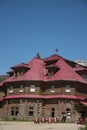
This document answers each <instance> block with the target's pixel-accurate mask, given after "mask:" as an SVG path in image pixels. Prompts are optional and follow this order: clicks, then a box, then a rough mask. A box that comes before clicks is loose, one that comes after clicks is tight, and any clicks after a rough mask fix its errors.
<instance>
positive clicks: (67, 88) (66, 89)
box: [65, 85, 71, 93]
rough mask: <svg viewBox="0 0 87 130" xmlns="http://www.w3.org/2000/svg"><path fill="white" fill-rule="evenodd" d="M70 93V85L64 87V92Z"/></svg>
mask: <svg viewBox="0 0 87 130" xmlns="http://www.w3.org/2000/svg"><path fill="white" fill-rule="evenodd" d="M70 91H71V90H70V85H66V88H65V92H67V93H69V92H70Z"/></svg>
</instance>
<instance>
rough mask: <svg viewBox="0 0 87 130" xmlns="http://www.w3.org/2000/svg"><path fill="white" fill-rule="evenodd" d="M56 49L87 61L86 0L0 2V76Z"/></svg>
mask: <svg viewBox="0 0 87 130" xmlns="http://www.w3.org/2000/svg"><path fill="white" fill-rule="evenodd" d="M56 47H57V48H58V50H59V52H58V54H59V55H62V56H63V57H65V58H67V59H69V60H76V59H86V60H87V0H0V74H5V73H6V72H7V71H9V70H10V67H11V66H14V65H16V64H19V63H21V62H25V63H27V62H28V61H30V60H31V59H32V58H33V57H34V56H35V55H36V54H37V53H38V52H39V53H40V55H41V57H42V58H44V57H47V56H50V55H53V54H55V48H56Z"/></svg>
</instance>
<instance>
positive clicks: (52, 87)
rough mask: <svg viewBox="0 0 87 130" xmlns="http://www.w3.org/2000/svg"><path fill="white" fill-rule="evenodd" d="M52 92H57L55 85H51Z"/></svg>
mask: <svg viewBox="0 0 87 130" xmlns="http://www.w3.org/2000/svg"><path fill="white" fill-rule="evenodd" d="M50 92H51V93H55V86H54V85H52V86H51V89H50Z"/></svg>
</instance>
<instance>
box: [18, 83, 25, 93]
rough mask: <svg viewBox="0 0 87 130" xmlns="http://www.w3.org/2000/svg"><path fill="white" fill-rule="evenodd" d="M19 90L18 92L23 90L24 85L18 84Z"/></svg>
mask: <svg viewBox="0 0 87 130" xmlns="http://www.w3.org/2000/svg"><path fill="white" fill-rule="evenodd" d="M19 92H20V93H22V92H24V85H20V88H19Z"/></svg>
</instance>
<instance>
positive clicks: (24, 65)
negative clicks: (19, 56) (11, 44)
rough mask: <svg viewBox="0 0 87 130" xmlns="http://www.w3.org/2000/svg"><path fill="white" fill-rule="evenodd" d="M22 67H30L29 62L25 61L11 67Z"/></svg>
mask: <svg viewBox="0 0 87 130" xmlns="http://www.w3.org/2000/svg"><path fill="white" fill-rule="evenodd" d="M20 67H25V68H29V66H28V64H25V63H21V64H18V65H16V66H13V67H11V68H12V69H15V68H20Z"/></svg>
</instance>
